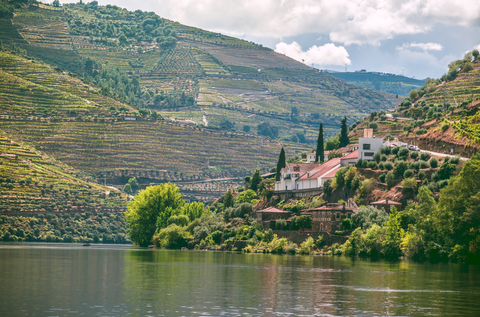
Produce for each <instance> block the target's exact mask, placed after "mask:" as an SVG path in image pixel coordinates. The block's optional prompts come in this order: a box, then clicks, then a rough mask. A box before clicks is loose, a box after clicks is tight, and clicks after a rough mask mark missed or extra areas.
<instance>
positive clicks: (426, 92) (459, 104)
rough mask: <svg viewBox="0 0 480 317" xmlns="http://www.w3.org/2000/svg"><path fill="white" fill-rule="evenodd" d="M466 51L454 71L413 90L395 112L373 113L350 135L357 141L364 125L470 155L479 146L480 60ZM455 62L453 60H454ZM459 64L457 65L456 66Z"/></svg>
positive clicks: (428, 146) (379, 132)
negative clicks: (464, 56) (465, 54)
mask: <svg viewBox="0 0 480 317" xmlns="http://www.w3.org/2000/svg"><path fill="white" fill-rule="evenodd" d="M473 58H474V57H472V56H471V55H469V54H467V56H466V58H465V59H464V60H460V61H456V62H454V63H458V64H459V66H458V65H453V66H454V68H455V69H454V71H455V74H453V75H452V74H450V75H446V76H444V77H442V78H441V79H438V80H429V81H427V84H426V85H425V86H424V87H422V88H421V89H419V90H418V91H417V90H415V91H413V92H412V93H411V94H410V96H411V98H410V97H409V98H406V99H404V100H403V101H402V103H401V104H400V105H399V106H398V107H397V108H396V110H395V112H393V113H388V112H386V113H384V112H380V113H372V114H371V116H369V117H367V118H366V119H365V120H363V121H362V122H361V123H360V124H359V125H358V126H357V127H355V128H354V129H352V132H351V134H350V137H351V138H352V139H353V140H356V139H357V138H358V137H359V136H361V135H362V133H363V130H362V129H363V128H364V127H369V126H372V127H374V128H375V134H376V136H377V137H379V136H382V137H384V138H385V137H390V136H394V137H399V138H400V139H401V140H403V141H405V142H408V143H410V144H417V145H419V146H420V147H421V148H423V149H429V150H432V151H436V152H441V153H445V154H449V153H451V151H452V150H453V154H459V155H462V156H466V157H470V156H472V155H473V154H475V153H477V152H478V150H479V149H480V129H479V126H480V125H479V123H480V114H479V108H480V61H479V58H478V55H477V57H476V58H475V60H473V61H471V60H472V59H473ZM452 64H453V63H452ZM457 66H458V68H457Z"/></svg>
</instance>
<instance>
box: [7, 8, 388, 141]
mask: <svg viewBox="0 0 480 317" xmlns="http://www.w3.org/2000/svg"><path fill="white" fill-rule="evenodd" d="M16 14H17V15H16V16H15V17H14V18H13V23H14V25H13V26H12V25H11V22H10V20H4V21H2V27H5V29H6V30H7V31H5V33H4V34H0V36H2V39H3V40H4V42H5V43H8V44H11V43H16V44H17V45H18V46H20V47H22V48H24V49H26V50H27V52H28V55H31V56H35V57H37V58H40V59H42V60H44V61H46V62H48V63H50V64H52V65H56V66H58V67H60V68H63V69H67V70H69V71H71V72H75V73H77V74H80V75H81V76H82V77H83V76H85V77H86V78H87V80H89V81H90V82H92V83H94V84H96V85H97V86H98V87H104V90H103V92H104V94H106V95H109V96H112V97H114V98H116V99H117V100H121V101H122V102H124V103H127V104H129V105H131V106H133V107H136V108H137V109H139V108H143V107H146V108H150V109H157V110H160V111H162V113H164V114H165V115H166V116H167V117H172V116H173V117H175V116H177V117H179V118H183V119H186V118H188V119H192V120H193V121H195V122H197V123H198V124H203V123H204V121H203V120H202V119H203V117H204V116H205V117H206V120H205V121H207V122H208V124H210V125H215V126H220V127H222V126H223V125H224V119H225V120H228V121H229V122H230V123H231V125H228V126H230V127H232V128H233V129H235V130H240V131H241V130H243V129H244V126H249V127H248V128H245V129H247V130H248V129H249V128H250V129H251V131H253V132H257V131H255V130H254V129H255V128H256V127H257V126H258V125H259V124H261V123H262V122H264V121H267V120H268V121H269V122H271V124H272V125H273V126H275V127H277V128H278V133H274V134H273V135H268V133H267V134H266V135H268V136H271V137H276V138H280V139H285V140H293V141H299V139H298V138H297V134H303V135H305V136H306V140H305V141H310V142H314V140H315V139H316V137H315V136H316V130H317V129H318V125H319V123H320V122H323V123H324V126H325V134H326V135H327V136H332V135H335V134H336V133H337V132H338V127H339V122H340V119H341V117H343V115H347V116H348V117H349V118H350V122H353V121H355V120H357V119H360V118H362V117H363V116H364V114H366V113H369V112H371V111H374V110H376V111H378V110H382V109H387V108H391V107H392V98H393V97H394V96H391V95H388V94H384V93H379V92H376V91H373V90H366V89H362V88H359V87H357V86H353V85H350V84H347V83H345V82H344V81H341V80H338V79H335V78H333V77H331V76H328V75H326V74H324V73H321V72H318V71H316V70H314V69H312V68H310V67H308V66H306V65H304V64H302V63H298V62H296V61H294V60H292V59H290V58H288V57H286V56H284V55H280V54H277V53H275V52H273V51H272V50H270V49H268V48H264V47H262V46H260V45H255V44H253V43H250V42H246V41H242V40H239V39H235V38H232V37H228V36H224V35H222V34H218V33H212V32H208V31H204V30H200V29H197V28H193V27H188V26H184V25H181V24H179V23H176V22H172V21H169V20H167V19H162V18H160V17H158V16H156V15H155V14H153V13H147V12H140V11H136V12H129V11H126V10H122V9H120V8H118V7H115V6H107V7H102V6H96V5H95V4H92V3H90V4H88V5H80V4H76V5H73V4H72V5H68V6H65V7H64V8H60V9H57V8H52V7H47V6H44V5H40V7H35V6H31V7H29V8H24V9H22V10H17V12H16ZM58 56H62V58H58ZM117 67H118V69H117ZM125 72H126V73H127V74H128V78H130V79H131V81H130V82H128V80H125V79H122V81H123V83H119V81H118V76H119V75H121V74H123V75H124V74H125ZM132 83H133V84H136V83H138V86H137V87H136V88H133V89H132V87H131V84H132ZM292 108H294V111H293V113H292ZM171 109H177V110H179V111H177V113H176V114H175V116H174V115H171V114H170V113H169V111H170V110H171ZM292 114H293V115H292ZM302 140H303V138H302V137H300V141H302Z"/></svg>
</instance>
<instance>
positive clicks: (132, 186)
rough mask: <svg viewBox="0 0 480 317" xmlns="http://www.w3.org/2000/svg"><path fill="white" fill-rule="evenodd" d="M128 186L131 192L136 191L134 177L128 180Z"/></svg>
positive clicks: (136, 182)
mask: <svg viewBox="0 0 480 317" xmlns="http://www.w3.org/2000/svg"><path fill="white" fill-rule="evenodd" d="M128 184H129V185H130V187H131V188H132V191H136V190H137V188H138V181H137V178H136V177H132V178H130V179H129V180H128Z"/></svg>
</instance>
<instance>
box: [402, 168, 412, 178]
mask: <svg viewBox="0 0 480 317" xmlns="http://www.w3.org/2000/svg"><path fill="white" fill-rule="evenodd" d="M412 176H413V170H411V169H408V170H405V172H404V173H403V178H410V177H412Z"/></svg>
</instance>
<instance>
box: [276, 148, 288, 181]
mask: <svg viewBox="0 0 480 317" xmlns="http://www.w3.org/2000/svg"><path fill="white" fill-rule="evenodd" d="M286 166H287V164H286V163H285V150H284V149H283V147H282V149H281V150H280V156H279V157H278V162H277V171H276V174H275V180H276V181H279V180H280V175H281V172H282V168H284V167H286Z"/></svg>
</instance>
